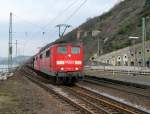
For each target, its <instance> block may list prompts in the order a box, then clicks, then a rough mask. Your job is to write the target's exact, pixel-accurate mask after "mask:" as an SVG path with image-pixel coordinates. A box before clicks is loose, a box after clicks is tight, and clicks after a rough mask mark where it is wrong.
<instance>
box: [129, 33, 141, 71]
mask: <svg viewBox="0 0 150 114" xmlns="http://www.w3.org/2000/svg"><path fill="white" fill-rule="evenodd" d="M129 39H133V50H134V70H135V64H136V49H135V48H136V47H135V40H136V39H139V37H135V36H130V37H129Z"/></svg>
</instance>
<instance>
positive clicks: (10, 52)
mask: <svg viewBox="0 0 150 114" xmlns="http://www.w3.org/2000/svg"><path fill="white" fill-rule="evenodd" d="M8 45H9V48H8V70H9V72H10V70H11V68H12V12H10V20H9V43H8Z"/></svg>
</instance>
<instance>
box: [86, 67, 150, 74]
mask: <svg viewBox="0 0 150 114" xmlns="http://www.w3.org/2000/svg"><path fill="white" fill-rule="evenodd" d="M85 69H88V70H95V71H105V72H109V73H112V74H113V75H115V74H116V73H120V74H128V75H130V74H133V75H150V69H149V68H147V67H130V66H85Z"/></svg>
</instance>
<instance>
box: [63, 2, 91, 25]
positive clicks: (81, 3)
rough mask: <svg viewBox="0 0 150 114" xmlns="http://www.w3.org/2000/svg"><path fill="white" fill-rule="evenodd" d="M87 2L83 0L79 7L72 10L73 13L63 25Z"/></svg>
mask: <svg viewBox="0 0 150 114" xmlns="http://www.w3.org/2000/svg"><path fill="white" fill-rule="evenodd" d="M87 1H88V0H84V1H83V2H82V3H81V5H80V6H79V7H77V8H76V9H75V10H74V12H73V13H72V14H71V15H70V16H69V17H68V18H67V19H66V20H65V23H66V22H67V21H69V20H70V19H71V18H72V17H73V16H74V15H75V14H76V13H77V12H78V11H79V10H80V9H81V8H82V6H83V5H84V4H85V3H86V2H87Z"/></svg>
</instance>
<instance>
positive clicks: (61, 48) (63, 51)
mask: <svg viewBox="0 0 150 114" xmlns="http://www.w3.org/2000/svg"><path fill="white" fill-rule="evenodd" d="M57 52H58V53H60V54H66V53H67V48H66V47H58V49H57Z"/></svg>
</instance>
